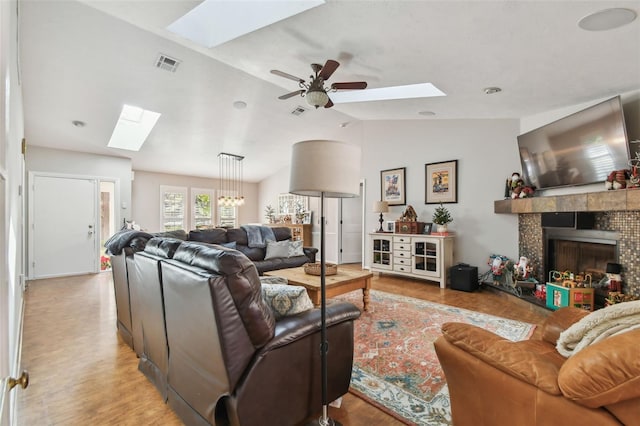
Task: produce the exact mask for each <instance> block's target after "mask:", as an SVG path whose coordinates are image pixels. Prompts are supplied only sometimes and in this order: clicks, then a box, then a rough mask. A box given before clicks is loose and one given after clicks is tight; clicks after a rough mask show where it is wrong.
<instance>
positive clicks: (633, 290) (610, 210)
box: [494, 189, 640, 297]
mask: <svg viewBox="0 0 640 426" xmlns="http://www.w3.org/2000/svg"><path fill="white" fill-rule="evenodd" d="M494 204H495V205H494V209H495V212H496V213H511V214H518V230H519V236H518V252H519V255H520V256H526V257H528V258H529V259H530V260H531V261H532V262H533V264H534V266H535V268H536V270H535V276H536V279H538V281H540V282H545V281H546V280H547V278H546V277H544V275H545V273H544V250H545V247H544V245H545V238H544V234H543V228H542V225H541V213H545V212H574V211H591V212H594V213H595V225H594V228H593V229H595V230H600V231H615V232H617V233H618V235H619V240H618V255H619V257H618V262H619V263H620V264H621V265H622V268H623V276H624V287H623V290H624V293H626V294H633V295H635V296H638V297H640V189H630V190H618V191H606V192H605V191H603V192H591V193H587V194H575V195H560V196H552V197H534V198H528V199H527V198H525V199H518V200H499V201H496V202H495V203H494Z"/></svg>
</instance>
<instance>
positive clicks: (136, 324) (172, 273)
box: [112, 228, 360, 426]
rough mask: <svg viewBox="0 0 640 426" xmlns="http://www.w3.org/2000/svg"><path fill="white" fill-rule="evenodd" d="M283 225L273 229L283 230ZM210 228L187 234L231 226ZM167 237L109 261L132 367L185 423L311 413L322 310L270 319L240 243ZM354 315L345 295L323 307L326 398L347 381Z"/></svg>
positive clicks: (317, 386)
mask: <svg viewBox="0 0 640 426" xmlns="http://www.w3.org/2000/svg"><path fill="white" fill-rule="evenodd" d="M282 229H284V230H286V231H282V234H279V233H277V234H276V236H280V237H282V236H286V232H290V230H289V229H288V228H282ZM210 231H213V232H206V233H205V234H206V235H204V236H203V235H202V234H203V232H202V231H198V232H193V234H192V235H190V236H189V238H193V239H194V240H195V239H200V240H203V239H209V240H210V241H211V240H212V239H213V238H218V239H217V240H215V241H220V240H221V237H222V235H225V236H228V232H229V230H225V233H224V234H222V233H221V232H218V231H217V230H210ZM190 234H191V233H190ZM233 234H234V233H233V232H232V235H233ZM174 236H176V235H172V237H174ZM138 237H140V236H139V235H138ZM172 237H162V236H160V237H152V238H150V239H148V240H146V241H144V247H142V244H140V241H139V240H138V241H137V242H136V241H134V239H132V240H131V241H132V242H136V244H135V248H133V247H130V246H127V247H126V248H123V250H122V252H121V253H120V254H119V255H114V256H113V257H115V258H116V259H114V260H112V264H113V265H116V264H117V265H118V266H115V267H114V268H113V275H114V285H115V286H116V288H117V287H118V285H117V284H116V281H117V280H122V278H123V275H124V276H125V277H126V278H127V283H126V286H127V287H128V288H127V289H126V291H127V292H129V294H130V298H129V300H128V308H129V310H130V313H129V321H128V324H126V318H125V319H123V320H121V319H120V313H121V311H124V310H125V308H122V309H121V307H120V306H118V317H119V318H118V330H119V332H120V335H121V336H122V337H123V340H125V341H126V342H127V343H129V342H130V343H129V344H130V346H132V347H133V348H134V349H135V351H136V353H137V354H138V356H139V358H140V361H139V370H140V371H142V372H143V373H144V374H145V376H146V377H147V378H148V379H149V380H150V381H151V382H152V383H153V384H154V385H155V386H156V388H157V389H158V391H159V392H160V393H161V395H162V396H163V398H164V399H165V400H166V401H168V403H169V404H170V406H171V407H172V409H173V410H174V411H175V412H176V414H178V416H179V417H180V418H181V419H182V420H183V422H184V423H185V424H187V425H206V424H231V425H243V426H244V425H248V426H250V425H257V424H265V422H266V423H268V424H297V423H299V422H301V421H303V420H304V419H307V418H309V417H310V416H312V415H318V414H319V412H320V410H321V407H322V402H321V392H320V390H321V383H320V371H321V368H320V351H319V347H320V323H321V318H320V310H319V309H311V310H308V311H306V312H302V313H300V314H297V315H293V316H288V317H283V318H280V319H277V320H276V318H275V316H274V315H273V313H272V312H271V310H270V308H269V307H268V306H267V305H266V304H265V302H264V301H263V299H262V292H261V282H260V278H259V271H258V268H257V266H256V263H255V261H252V260H251V259H250V258H249V257H248V256H247V255H246V254H244V253H243V252H242V251H241V250H234V249H230V248H225V247H223V246H221V245H219V244H210V243H207V242H202V241H193V240H192V241H185V240H182V239H176V238H172ZM240 241H242V240H241V239H240ZM239 245H240V246H242V245H243V244H239ZM314 254H315V253H314ZM113 257H112V259H113ZM118 257H121V258H123V259H124V261H123V262H120V259H119V258H118ZM307 261H309V259H308V260H307ZM123 263H124V265H125V268H124V271H123V270H122V269H123V267H122V266H123V265H122V264H123ZM123 272H124V274H123ZM120 284H121V285H120V287H124V284H123V283H120ZM121 290H123V289H122V288H121ZM117 293H118V292H117V291H116V303H117V304H118V305H119V303H120V302H121V301H122V299H124V298H122V297H120V298H119V297H118V294H117ZM332 302H333V301H332ZM123 313H124V312H123ZM123 316H125V317H126V315H123ZM359 316H360V311H359V309H358V308H357V307H355V306H354V305H352V304H350V303H346V302H333V303H330V304H329V305H328V307H327V317H326V321H327V326H328V330H327V336H328V341H329V342H330V345H331V350H330V351H329V354H328V361H329V368H328V372H329V377H328V395H327V396H328V398H329V400H333V399H336V398H338V397H339V396H341V395H343V394H345V393H346V392H347V391H348V389H349V383H350V380H351V370H352V366H353V321H354V320H355V319H357V318H358V317H359ZM125 325H128V326H129V328H128V330H127V331H129V332H126V331H123V329H124V326H125ZM127 336H128V341H127Z"/></svg>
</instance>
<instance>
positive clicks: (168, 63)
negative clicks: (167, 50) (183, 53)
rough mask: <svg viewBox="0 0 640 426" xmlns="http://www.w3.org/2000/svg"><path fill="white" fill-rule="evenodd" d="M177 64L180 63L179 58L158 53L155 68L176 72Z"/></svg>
mask: <svg viewBox="0 0 640 426" xmlns="http://www.w3.org/2000/svg"><path fill="white" fill-rule="evenodd" d="M178 65H180V60H178V59H175V58H172V57H170V56H167V55H163V54H160V56H158V59H157V60H156V68H160V69H161V70H165V71H171V72H176V69H177V68H178Z"/></svg>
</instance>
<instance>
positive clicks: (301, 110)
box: [291, 105, 307, 115]
mask: <svg viewBox="0 0 640 426" xmlns="http://www.w3.org/2000/svg"><path fill="white" fill-rule="evenodd" d="M305 112H307V110H306V109H305V108H304V107H301V106H300V105H298V106H297V107H296V109H294V110H293V111H291V114H292V115H302V114H304V113H305Z"/></svg>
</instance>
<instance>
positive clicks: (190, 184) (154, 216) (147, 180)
mask: <svg viewBox="0 0 640 426" xmlns="http://www.w3.org/2000/svg"><path fill="white" fill-rule="evenodd" d="M160 185H169V186H182V187H186V188H187V190H188V189H189V188H200V189H211V190H213V191H214V194H215V193H216V190H217V189H218V179H210V178H201V177H195V176H182V175H172V174H165V173H153V172H145V171H139V170H137V171H135V172H134V179H133V184H132V195H133V206H132V207H133V216H131V218H132V219H133V220H135V222H136V223H138V224H139V225H140V226H141V227H142V228H143V229H146V230H148V231H150V232H157V231H159V230H160ZM242 191H243V195H244V198H245V205H244V206H241V207H239V208H238V210H239V211H238V219H239V220H238V221H239V223H240V224H246V223H255V222H260V221H262V218H261V215H260V214H259V212H258V204H259V202H258V184H256V183H248V182H245V183H243V185H242ZM189 197H190V195H189ZM186 214H187V215H188V217H191V211H187V212H186ZM186 231H188V229H187V230H186Z"/></svg>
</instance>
